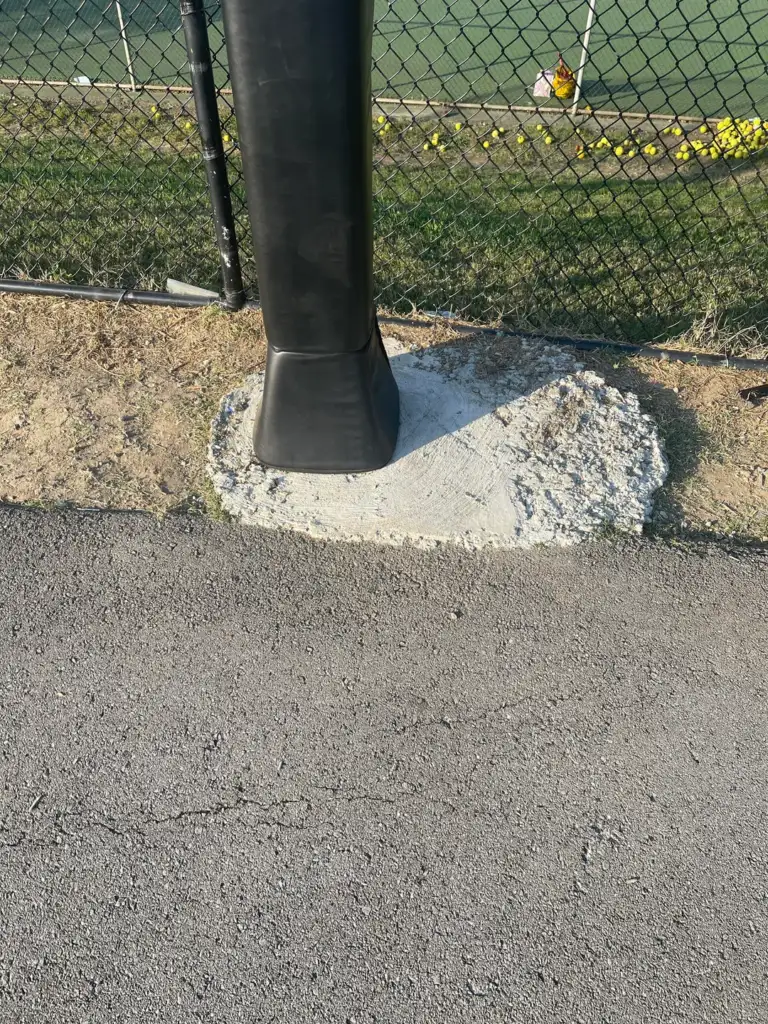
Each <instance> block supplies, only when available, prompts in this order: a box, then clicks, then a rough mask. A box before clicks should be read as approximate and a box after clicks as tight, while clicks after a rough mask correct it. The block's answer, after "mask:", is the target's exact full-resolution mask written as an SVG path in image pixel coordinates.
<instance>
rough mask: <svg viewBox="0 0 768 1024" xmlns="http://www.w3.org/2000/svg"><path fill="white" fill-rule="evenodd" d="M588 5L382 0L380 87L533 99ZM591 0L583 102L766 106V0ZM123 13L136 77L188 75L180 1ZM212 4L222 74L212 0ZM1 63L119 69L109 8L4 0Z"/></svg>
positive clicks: (145, 4) (762, 110)
mask: <svg viewBox="0 0 768 1024" xmlns="http://www.w3.org/2000/svg"><path fill="white" fill-rule="evenodd" d="M75 9H77V15H76V16H75V14H74V11H75ZM587 10H588V2H587V0H515V2H514V3H513V2H512V0H392V2H389V0H376V30H375V33H374V74H373V88H374V94H375V95H394V96H400V97H411V98H421V99H431V100H441V101H449V102H458V101H461V100H465V101H468V102H477V101H482V102H486V103H496V104H510V103H511V104H515V103H530V102H532V100H531V87H532V85H533V82H534V80H535V77H536V73H537V71H538V69H539V68H540V67H549V66H551V65H552V64H553V63H554V62H555V61H556V59H557V54H558V52H562V53H563V54H564V55H565V57H566V59H567V60H568V61H569V62H570V63H571V64H572V65H573V66H576V65H578V63H579V61H580V59H581V37H582V35H583V32H584V27H585V23H586V17H587ZM597 10H598V17H597V21H596V23H595V27H594V30H593V33H592V39H591V45H590V59H589V64H588V65H587V67H586V71H585V100H586V101H587V102H589V103H591V104H592V105H593V106H594V107H596V108H597V107H609V108H611V109H618V110H621V111H628V110H646V111H650V112H655V113H671V114H675V115H678V116H681V115H683V114H692V115H695V116H699V115H701V116H719V115H721V114H724V113H733V114H738V115H748V114H749V115H751V114H753V113H758V114H761V115H764V116H768V76H766V75H765V61H764V59H763V56H762V54H763V51H764V49H765V47H766V45H768V6H766V2H765V0H740V2H739V3H737V2H736V0H709V2H708V3H703V2H702V0H679V2H677V3H674V4H673V3H670V2H669V0H598V5H597ZM124 11H125V13H126V17H128V18H129V20H128V27H127V32H128V37H129V42H130V47H131V52H132V54H133V57H134V72H135V75H136V78H137V80H138V81H139V82H140V83H150V82H162V83H165V84H186V77H187V72H186V55H185V51H184V45H183V41H182V36H181V32H180V27H179V26H180V18H179V14H178V9H177V5H176V4H175V3H172V2H170V0H168V2H167V0H142V2H141V3H140V4H135V3H134V4H125V5H124ZM57 12H58V13H57ZM211 12H212V14H213V15H214V16H215V18H214V23H213V26H212V28H211V46H212V49H213V51H214V53H217V54H218V55H219V56H218V59H217V62H216V73H217V78H218V80H219V84H222V85H223V84H224V83H225V81H226V77H227V71H226V55H225V53H224V51H223V40H222V36H221V29H220V19H219V12H218V10H217V8H216V6H215V5H212V6H211ZM0 68H1V69H2V71H3V77H10V76H11V75H19V76H22V75H26V76H27V77H41V78H52V79H62V80H69V79H70V78H72V77H73V76H74V75H76V74H81V75H87V76H88V77H89V78H91V79H93V80H96V79H100V80H105V81H121V82H125V81H127V73H126V69H125V62H124V58H123V52H122V44H121V42H120V38H119V31H118V23H117V17H116V13H115V10H114V8H113V7H112V6H111V5H109V6H105V5H104V4H103V3H102V2H101V0H80V2H79V3H78V4H77V8H75V5H74V4H72V5H71V6H70V4H69V3H65V2H61V0H59V2H57V3H55V4H53V5H51V4H50V3H49V0H4V2H3V4H2V10H1V11H0ZM554 103H555V104H556V105H557V101H554Z"/></svg>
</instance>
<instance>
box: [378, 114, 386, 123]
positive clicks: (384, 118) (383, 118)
mask: <svg viewBox="0 0 768 1024" xmlns="http://www.w3.org/2000/svg"><path fill="white" fill-rule="evenodd" d="M376 120H377V121H378V122H379V124H384V123H385V122H386V120H387V119H386V117H384V115H383V114H379V116H378V117H377V118H376Z"/></svg>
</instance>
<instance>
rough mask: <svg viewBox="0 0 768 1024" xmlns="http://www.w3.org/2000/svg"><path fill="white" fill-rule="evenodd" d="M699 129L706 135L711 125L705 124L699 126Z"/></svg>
mask: <svg viewBox="0 0 768 1024" xmlns="http://www.w3.org/2000/svg"><path fill="white" fill-rule="evenodd" d="M699 131H700V132H701V134H702V135H706V134H707V132H708V131H709V125H707V124H703V125H702V126H701V128H699Z"/></svg>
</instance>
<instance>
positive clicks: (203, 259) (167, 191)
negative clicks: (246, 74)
mask: <svg viewBox="0 0 768 1024" xmlns="http://www.w3.org/2000/svg"><path fill="white" fill-rule="evenodd" d="M185 116H186V115H185ZM185 125H186V122H185V121H180V120H176V119H174V118H173V117H171V116H170V115H168V114H165V113H163V114H161V118H160V119H159V120H155V119H154V118H152V116H151V115H150V116H148V115H147V112H146V111H144V110H143V109H140V108H138V107H137V108H134V109H132V110H130V111H129V113H128V114H127V116H126V115H125V114H124V113H122V112H114V113H113V115H107V114H105V112H103V111H102V112H98V111H90V112H88V113H84V112H82V111H75V110H73V108H70V107H67V106H66V105H63V104H60V105H59V106H58V107H56V108H54V109H53V110H52V109H51V108H48V107H45V106H44V105H42V104H36V105H33V106H32V107H29V108H27V109H26V112H25V114H24V116H20V115H19V112H18V110H17V108H15V107H14V108H6V111H5V113H4V114H3V115H2V116H0V144H1V145H2V148H3V149H4V151H5V152H6V157H5V159H4V160H3V162H2V164H0V274H2V275H6V276H7V275H18V274H22V275H24V276H28V277H31V278H35V279H54V280H64V281H70V282H77V283H99V284H107V285H119V286H129V285H132V286H138V287H150V288H152V287H154V288H157V287H163V286H164V284H165V280H166V278H167V277H169V276H170V277H175V278H178V279H181V280H187V281H190V282H193V283H195V284H199V285H202V286H207V287H216V286H217V276H218V258H217V253H216V249H215V245H214V241H213V230H212V223H211V216H210V209H209V205H208V201H207V196H206V189H205V180H204V172H203V168H202V162H201V160H200V158H199V155H198V153H197V142H196V137H195V133H194V128H193V129H192V130H189V129H187V128H186V126H185ZM377 127H378V126H377ZM434 127H435V126H434V125H433V126H431V127H430V126H427V127H426V129H425V127H424V126H419V127H416V128H414V127H412V126H401V127H400V128H399V129H398V128H395V130H394V132H393V133H392V135H391V136H388V137H387V140H386V147H385V145H384V143H383V141H382V140H381V139H379V137H378V134H377V135H376V148H375V155H376V167H375V174H374V195H375V201H374V209H375V240H376V244H375V252H376V262H375V272H376V279H377V290H378V292H379V302H380V303H381V304H382V305H384V306H386V307H388V308H390V309H393V310H396V311H400V312H410V311H412V310H413V309H414V308H416V309H421V310H425V309H427V310H429V309H447V310H451V311H452V312H454V313H457V314H460V315H462V316H464V317H468V318H472V319H476V320H479V321H486V322H488V321H490V322H505V323H507V324H510V325H515V326H528V327H532V328H537V329H546V330H556V331H560V332H563V333H578V334H589V335H597V336H604V337H611V338H616V339H622V338H623V339H629V340H642V341H646V340H651V339H653V340H659V339H667V338H671V337H674V336H675V335H677V334H680V333H681V332H682V331H685V330H687V329H688V328H689V327H690V326H691V325H692V324H693V323H695V322H696V321H697V320H700V319H701V318H702V317H703V316H705V315H706V314H707V313H711V311H712V310H713V309H716V310H717V311H718V313H719V315H721V317H722V318H723V321H722V322H723V325H724V326H725V327H732V328H733V329H734V330H735V329H737V328H738V327H739V326H741V325H743V324H754V323H756V322H760V321H765V320H768V288H767V287H766V280H768V247H766V246H765V244H764V228H763V225H764V223H765V220H766V215H768V193H767V192H766V187H765V182H764V180H762V179H761V177H760V172H761V164H760V162H759V158H758V159H757V160H755V161H747V162H743V163H742V164H740V165H738V166H735V167H734V168H733V170H732V169H731V165H725V164H724V162H722V161H721V162H720V163H719V165H717V166H714V165H713V166H711V167H708V168H705V167H703V166H700V165H686V166H685V168H684V169H683V168H681V167H675V166H673V165H672V162H671V161H669V160H668V159H664V160H662V162H661V165H660V168H661V169H659V168H657V169H656V172H655V173H657V174H658V175H659V178H658V180H656V179H653V178H649V177H648V176H647V173H646V176H645V177H643V176H640V177H636V178H632V177H631V176H630V175H629V173H628V171H627V169H626V167H624V166H622V165H621V164H620V162H619V161H618V160H617V159H616V158H615V157H613V156H609V157H605V158H603V159H601V160H599V161H597V162H592V160H591V158H590V160H589V161H583V162H582V161H578V162H577V161H575V160H574V159H573V156H572V154H573V143H574V142H575V137H574V136H573V130H572V129H570V128H560V129H554V128H553V129H551V131H553V132H554V133H555V135H556V139H555V145H553V146H552V147H549V148H546V149H545V147H544V145H543V142H542V141H541V138H538V139H536V140H535V141H532V142H531V143H530V145H527V146H525V147H522V148H521V150H518V149H516V147H515V146H514V143H513V138H512V136H513V135H514V132H509V133H507V135H506V136H504V140H509V142H510V145H507V142H506V141H503V140H496V141H495V142H494V148H493V149H492V150H491V151H490V155H489V153H487V152H486V151H484V150H483V149H482V140H483V139H484V138H485V137H487V129H476V128H471V129H466V130H464V131H462V132H461V133H459V134H458V137H456V138H452V139H451V138H450V136H449V134H448V133H446V138H448V139H449V143H450V144H449V146H448V148H447V150H446V152H445V153H438V151H437V150H434V149H433V150H431V151H430V152H429V153H427V154H425V153H423V151H422V145H421V144H422V143H423V140H424V138H425V134H424V133H425V131H426V134H427V137H428V136H429V132H430V131H431V130H432V128H434ZM413 133H415V135H416V138H413V137H412V135H413ZM231 157H232V160H231V169H232V171H234V172H235V175H234V177H236V176H237V172H238V171H239V154H238V153H237V151H236V150H234V151H233V152H232V154H231ZM641 164H642V162H641ZM641 173H642V172H641ZM234 202H235V208H236V210H237V211H238V215H239V226H240V235H241V241H242V243H243V258H244V264H245V270H246V275H252V264H251V260H250V247H249V241H248V231H247V224H246V220H245V215H244V205H245V200H244V196H243V194H242V190H241V186H240V185H239V184H236V186H235V189H234ZM250 279H251V280H252V276H251V277H250Z"/></svg>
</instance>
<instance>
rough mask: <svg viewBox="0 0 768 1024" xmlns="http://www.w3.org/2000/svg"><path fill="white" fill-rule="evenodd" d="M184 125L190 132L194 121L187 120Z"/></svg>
mask: <svg viewBox="0 0 768 1024" xmlns="http://www.w3.org/2000/svg"><path fill="white" fill-rule="evenodd" d="M184 127H185V128H186V129H187V131H188V132H189V131H192V122H191V121H187V123H186V124H185V125H184Z"/></svg>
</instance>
